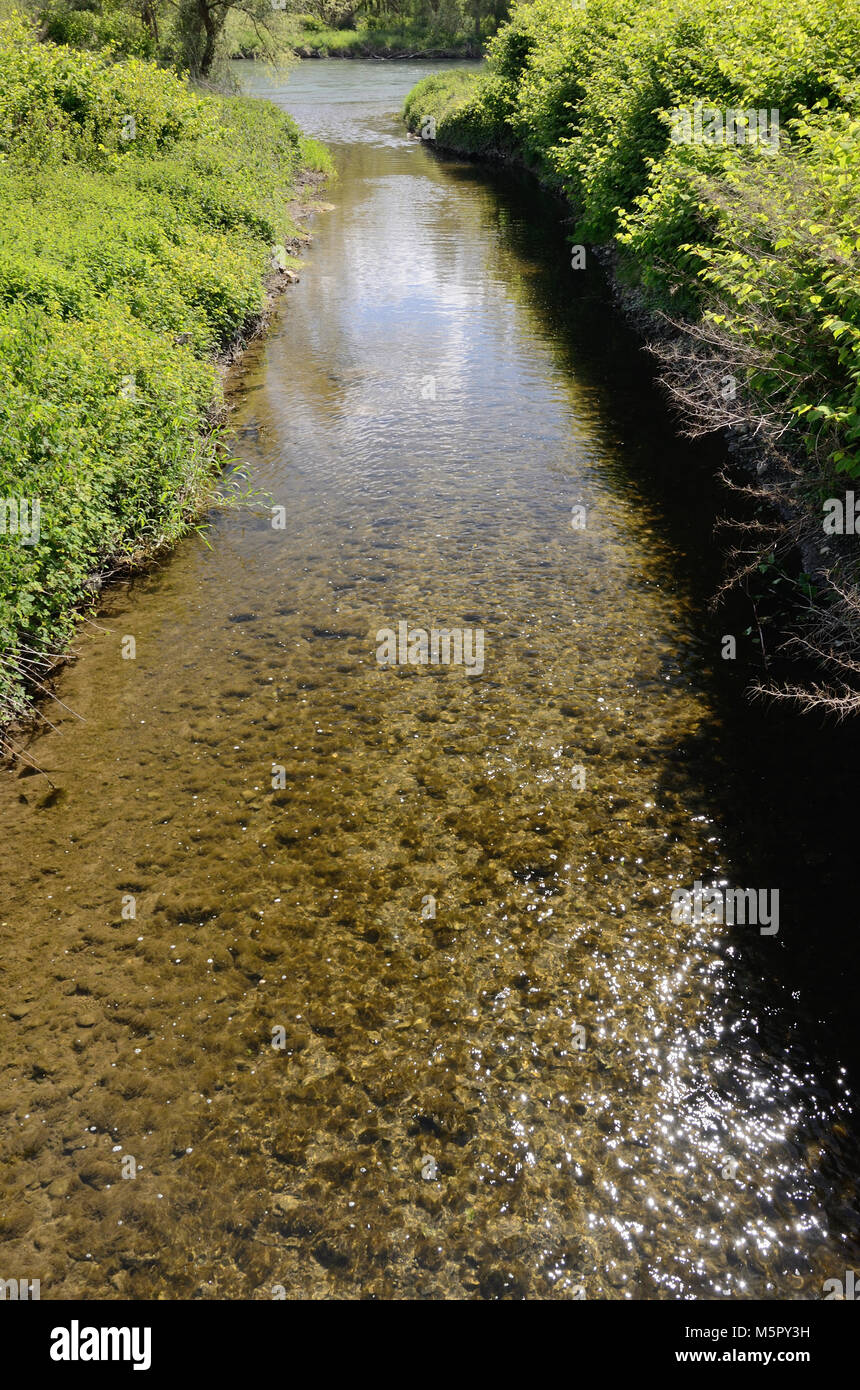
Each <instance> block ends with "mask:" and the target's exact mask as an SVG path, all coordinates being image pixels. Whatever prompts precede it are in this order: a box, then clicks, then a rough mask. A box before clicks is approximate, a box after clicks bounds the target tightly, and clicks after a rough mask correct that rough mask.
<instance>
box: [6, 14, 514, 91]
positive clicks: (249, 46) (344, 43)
mask: <svg viewBox="0 0 860 1390" xmlns="http://www.w3.org/2000/svg"><path fill="white" fill-rule="evenodd" d="M8 3H11V0H0V13H2V9H3V5H4V4H8ZM18 3H19V5H26V6H27V7H28V8H29V9H30V10H31V12H32V13H33V14H35V15H38V17H39V19H40V20H41V22H42V24H43V25H44V33H45V35H46V36H47V37H48V38H50V39H52V40H54V42H56V43H65V44H72V45H75V46H77V47H82V48H89V49H92V50H93V51H97V50H102V49H105V48H107V49H109V50H110V51H111V52H112V53H114V54H115V55H116V56H122V57H138V58H150V59H153V60H155V61H158V62H159V63H160V64H161V65H162V66H169V67H173V68H175V69H176V70H178V71H185V70H188V71H190V72H191V73H192V74H193V75H194V76H195V77H198V78H204V79H206V80H212V79H217V80H218V81H219V82H220V83H223V82H224V81H225V80H226V78H227V73H226V69H225V62H224V60H225V59H228V58H238V57H259V58H267V59H273V60H276V61H283V60H284V59H286V58H288V57H289V55H290V54H291V53H298V54H301V55H308V56H315V57H327V56H331V57H361V56H368V55H371V56H375V57H402V56H408V55H413V54H437V55H439V56H449V57H452V56H463V57H466V56H472V57H475V56H478V55H480V53H481V51H482V45H483V43H484V40H485V39H486V38H488V37H489V36H490V35H491V34H493V33H495V31H496V29H497V28H498V27H499V24H500V23H501V22H502V21H503V20H504V19H506V18H507V15H508V0H18Z"/></svg>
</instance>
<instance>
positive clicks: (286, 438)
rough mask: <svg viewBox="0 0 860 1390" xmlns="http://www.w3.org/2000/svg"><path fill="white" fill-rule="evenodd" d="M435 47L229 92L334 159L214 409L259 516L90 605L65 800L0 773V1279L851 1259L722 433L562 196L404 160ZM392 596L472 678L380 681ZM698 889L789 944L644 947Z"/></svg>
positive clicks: (64, 1292)
mask: <svg viewBox="0 0 860 1390" xmlns="http://www.w3.org/2000/svg"><path fill="white" fill-rule="evenodd" d="M433 66H434V65H432V64H410V63H397V64H382V63H376V62H372V61H369V62H357V63H349V64H347V63H344V62H320V61H315V62H309V63H306V64H304V65H302V66H301V67H300V68H298V69H297V70H295V71H294V72H292V73H291V74H290V75H289V78H288V79H279V78H273V77H272V76H271V74H268V73H267V72H266V71H265V70H264V69H262V68H259V67H256V66H254V65H253V64H238V65H237V68H238V69H239V70H240V71H241V73H242V76H243V78H244V79H245V81H246V83H247V86H248V89H249V90H250V91H253V92H256V93H258V94H267V95H270V96H271V97H272V98H273V99H274V100H276V101H278V102H280V103H281V104H283V105H284V106H285V107H286V108H287V109H289V110H290V111H291V112H292V113H293V114H294V115H295V116H296V117H297V119H298V120H299V122H300V123H301V124H302V126H303V127H304V129H305V130H306V131H307V132H308V133H310V134H313V135H316V136H318V137H319V138H321V139H323V140H325V141H326V142H328V143H329V144H330V145H331V147H332V149H333V152H334V155H335V157H336V160H337V165H338V170H339V182H338V183H337V185H335V186H334V187H333V189H332V191H331V193H330V194H329V195H328V196H330V197H331V200H332V202H333V203H334V204H335V208H334V210H333V211H330V212H328V213H324V214H321V215H320V216H319V217H318V218H317V219H316V223H315V226H314V234H315V241H314V244H313V246H312V247H311V249H310V252H309V254H308V258H307V264H306V266H305V268H304V270H303V271H302V276H301V282H300V284H299V285H298V286H296V287H295V288H294V289H292V290H291V291H290V292H289V294H288V296H287V297H286V300H285V302H284V304H283V307H282V310H281V312H280V314H279V317H278V318H277V320H276V322H275V325H274V327H273V330H272V332H271V334H270V335H269V337H268V338H267V339H266V341H265V342H264V343H262V344H258V345H256V346H255V347H254V348H252V350H251V351H250V353H249V354H248V355H247V357H246V359H245V361H244V363H243V366H242V368H241V372H240V374H239V376H238V379H237V381H236V383H235V385H236V391H237V397H236V400H237V408H236V412H235V416H234V419H235V449H236V453H237V455H238V456H239V457H240V458H241V459H242V460H243V461H244V462H245V463H246V464H247V465H248V466H249V468H250V470H251V476H252V479H253V482H254V484H255V486H256V487H258V488H260V489H262V490H263V491H264V492H265V493H266V494H267V496H268V497H269V499H270V501H271V503H272V504H274V505H277V506H280V507H283V508H284V509H285V515H286V526H285V527H284V528H283V529H274V528H273V527H272V525H271V524H270V520H269V518H268V516H267V515H266V514H265V512H264V510H263V509H262V507H261V508H260V511H259V514H256V515H255V514H250V513H243V514H236V513H226V514H218V515H216V516H215V517H214V519H213V529H212V531H211V533H210V536H209V541H210V548H207V546H206V545H205V544H204V543H203V542H202V541H201V540H199V539H197V538H192V539H191V540H189V541H187V542H185V543H184V544H182V545H181V546H180V547H179V548H178V549H177V551H176V552H175V554H174V555H173V556H172V558H171V559H170V560H169V561H168V562H167V563H165V564H164V565H163V566H161V567H160V568H159V569H157V570H156V571H154V572H153V573H152V574H150V575H148V576H147V577H145V578H144V579H141V580H139V581H138V582H136V583H135V584H134V585H133V586H131V587H128V588H124V589H122V590H115V591H114V592H113V593H112V594H111V595H110V597H109V599H108V603H107V608H106V611H105V613H104V614H103V616H102V617H101V618H100V625H99V626H90V627H88V628H87V629H86V631H85V633H84V635H83V636H82V638H81V641H80V643H79V647H80V653H81V654H80V658H79V660H78V662H77V663H76V664H75V665H74V666H73V667H72V668H70V670H69V671H68V672H67V674H66V675H65V677H64V679H63V681H62V683H61V686H60V689H59V694H60V695H61V696H62V698H63V700H64V701H65V702H66V703H67V704H68V705H69V706H70V707H71V708H72V709H73V710H74V711H75V712H76V713H77V714H78V715H79V716H81V719H82V720H83V721H85V722H81V721H80V720H79V719H75V718H73V717H72V716H71V715H69V714H66V713H65V712H64V711H63V710H62V709H59V708H58V707H56V706H54V712H53V713H51V712H50V711H49V714H50V718H51V719H52V721H53V722H55V723H56V724H57V725H58V730H57V732H53V731H50V730H49V731H47V732H46V733H45V734H44V735H43V736H42V737H40V738H39V739H37V740H35V741H34V742H33V743H32V745H31V746H30V749H29V752H30V756H31V757H32V758H34V759H35V760H36V761H37V762H38V764H39V765H40V766H41V767H43V768H45V769H46V771H47V772H48V773H49V774H50V777H51V780H52V782H53V783H54V786H55V789H54V790H51V789H50V788H48V787H47V786H46V783H45V781H44V779H43V778H42V777H39V776H14V775H7V776H6V778H5V781H4V783H3V786H2V789H0V826H2V834H3V841H4V864H5V870H6V873H5V892H4V901H3V908H2V921H0V926H2V938H0V982H2V1010H0V1041H2V1053H0V1056H2V1067H3V1080H4V1083H5V1084H4V1087H3V1092H2V1094H3V1100H2V1102H0V1105H2V1109H3V1111H4V1141H3V1159H2V1168H0V1176H2V1207H0V1211H2V1223H3V1226H2V1229H3V1233H4V1236H5V1248H4V1249H3V1255H2V1258H3V1268H2V1269H0V1274H6V1275H8V1276H10V1277H13V1276H15V1275H16V1274H17V1275H18V1276H20V1277H24V1276H28V1277H31V1278H40V1279H41V1281H42V1296H43V1297H44V1298H52V1297H53V1298H58V1297H74V1296H81V1295H82V1296H101V1295H108V1296H124V1297H134V1298H154V1297H166V1298H186V1297H188V1298H194V1297H207V1298H210V1297H223V1298H269V1297H271V1296H272V1290H273V1287H275V1286H276V1285H280V1286H283V1288H284V1289H285V1290H286V1292H287V1295H288V1296H294V1295H304V1296H311V1297H325V1296H348V1297H351V1296H363V1297H376V1298H379V1297H473V1296H479V1297H484V1298H498V1297H519V1296H530V1297H568V1298H570V1297H575V1296H577V1295H578V1293H579V1292H580V1291H584V1293H585V1296H586V1297H587V1298H628V1297H639V1298H653V1297H669V1298H677V1297H703V1298H717V1297H738V1298H749V1297H770V1298H796V1297H799V1298H817V1297H820V1296H821V1292H822V1285H823V1282H824V1280H825V1279H827V1278H830V1277H834V1276H835V1277H841V1276H842V1273H843V1271H844V1269H845V1268H846V1267H848V1266H850V1264H851V1261H852V1259H853V1260H854V1261H855V1263H856V1260H857V1257H858V1245H857V1215H856V1208H855V1200H854V1196H853V1174H854V1172H856V1143H855V1120H854V1112H853V1108H852V1104H851V1101H850V1096H849V1084H848V1083H849V1079H850V1078H849V1072H848V1068H847V1063H846V1061H845V1052H846V1049H845V1045H844V1032H845V1031H847V1030H843V1032H841V1033H840V1031H839V1029H838V1027H837V1029H836V1036H835V1037H834V1036H833V1035H832V1033H831V1032H828V1031H827V1029H826V1028H825V1026H824V1023H823V1021H822V1017H821V1015H822V1009H821V1007H820V1006H819V998H820V996H819V994H816V993H815V991H812V993H811V995H810V997H807V993H808V992H807V993H804V988H805V985H806V982H807V978H808V977H807V973H806V970H807V966H809V969H810V971H812V973H813V974H814V966H813V965H812V963H811V958H812V957H813V956H814V957H816V958H820V956H821V954H822V952H821V950H819V949H818V948H817V945H816V947H815V949H813V948H812V946H811V945H810V943H811V942H812V941H813V939H814V938H815V935H816V933H817V932H818V931H820V929H821V926H822V923H821V922H820V921H819V920H818V919H817V918H816V915H815V904H820V903H821V898H820V891H821V888H822V883H824V884H825V886H826V884H827V882H828V880H827V873H828V871H827V869H826V868H824V867H822V865H823V864H825V862H826V849H827V847H828V833H829V830H828V827H827V825H826V824H824V825H823V828H821V832H820V834H819V835H818V838H816V831H815V828H814V827H813V828H812V829H808V830H804V831H802V832H800V831H797V832H793V831H792V827H793V826H794V825H795V819H794V817H793V811H794V809H795V803H794V801H793V800H792V798H793V797H796V796H797V794H798V793H797V780H796V778H795V777H794V776H793V773H792V769H791V767H790V766H789V767H787V768H786V769H785V772H784V774H780V773H777V775H778V776H779V777H780V780H779V782H778V783H775V782H774V780H773V778H774V769H775V768H776V769H779V768H780V766H781V762H780V760H781V759H784V756H785V754H786V750H787V745H786V743H785V739H786V737H787V736H791V737H794V736H795V734H794V731H795V726H794V725H792V724H787V723H786V722H785V721H783V722H780V721H779V719H778V718H777V717H776V716H769V715H767V713H766V712H763V711H761V710H759V711H752V712H746V711H745V709H744V706H743V702H742V696H741V692H742V680H741V679H736V678H734V676H730V675H729V673H727V672H726V670H725V669H724V663H722V662H721V660H720V637H721V632H722V630H723V628H721V626H720V624H719V623H715V621H714V620H712V619H711V618H710V617H709V616H708V614H707V611H706V607H705V597H706V595H707V593H708V592H709V590H710V587H711V584H712V582H713V580H714V577H715V573H716V560H715V550H714V547H713V543H712V541H711V538H710V524H711V519H712V507H713V498H712V495H711V489H710V484H709V483H708V481H707V480H708V478H709V476H710V469H711V467H712V465H713V457H712V456H711V455H710V454H706V453H705V452H704V451H703V450H702V449H693V448H691V446H690V445H688V444H685V443H683V442H682V441H679V440H678V439H677V438H676V436H675V435H674V433H673V431H672V426H671V421H670V419H669V417H668V416H667V414H666V412H665V409H664V407H663V404H662V402H661V400H660V397H659V395H658V393H657V392H656V390H655V388H654V386H653V383H652V382H651V380H650V377H649V371H648V366H647V362H646V360H645V359H644V357H643V356H642V354H641V353H640V352H639V351H638V349H637V347H636V345H635V343H634V342H633V341H632V340H631V338H630V336H629V334H628V332H627V330H626V329H625V328H624V326H623V325H622V324H621V323H620V322H619V320H618V319H617V317H616V316H615V314H614V312H613V310H612V308H611V305H610V303H609V301H608V297H607V294H606V292H605V289H604V287H603V282H602V279H601V276H600V274H599V272H598V270H597V268H596V267H591V268H589V269H588V270H587V271H585V272H574V271H573V270H571V269H570V256H569V250H568V247H567V243H566V240H565V229H564V227H563V225H562V222H561V212H560V209H559V208H558V207H557V206H556V205H555V204H553V203H552V202H551V200H549V199H547V198H544V197H543V195H540V194H539V193H538V192H537V191H536V189H535V188H534V186H533V185H530V184H528V183H525V182H523V180H521V179H519V178H517V177H514V176H511V175H506V174H504V173H503V172H499V171H496V172H492V171H486V170H482V169H480V168H478V167H476V166H472V165H469V164H466V163H462V162H456V161H448V162H443V161H441V160H439V159H437V158H436V157H435V156H434V155H433V154H432V152H431V151H429V150H428V149H427V148H426V147H425V146H423V145H421V144H420V143H419V142H416V141H414V140H411V139H409V138H407V136H406V135H405V133H404V130H403V128H402V126H401V125H400V124H399V122H398V121H397V119H396V111H397V109H398V107H399V106H400V104H401V102H402V98H403V96H404V95H405V93H406V92H407V91H408V90H409V88H410V87H411V86H412V85H413V84H414V82H415V81H416V80H417V78H418V77H419V76H421V75H423V74H424V73H425V72H426V71H429V70H430V69H431V68H432V67H433ZM574 506H585V508H586V513H587V523H586V526H585V529H584V530H576V529H574V528H573V526H572V525H571V518H572V508H573V507H574ZM401 621H405V622H407V623H409V624H410V625H411V626H415V627H424V628H428V629H429V628H431V627H434V626H435V627H447V628H458V627H459V628H463V627H468V628H481V629H482V630H483V631H484V633H485V642H486V650H485V665H484V670H483V673H482V674H481V675H480V676H468V675H467V674H466V673H465V672H464V671H463V669H462V668H458V667H455V666H451V667H444V666H441V667H437V668H431V667H421V666H419V667H409V666H407V667H402V668H401V667H395V668H391V669H386V668H383V667H381V666H380V665H379V664H378V663H377V660H376V645H377V643H376V634H377V632H378V630H379V629H382V628H384V627H387V626H395V627H396V625H397V624H398V623H399V622H401ZM128 635H133V636H134V637H135V641H136V652H137V655H136V658H135V659H134V660H123V659H122V656H121V650H122V648H121V643H122V638H123V637H125V636H128ZM740 642H741V650H742V654H743V653H744V652H745V651H746V650H747V648H748V646H749V641H748V639H746V638H743V637H742V636H741V637H740ZM805 727H806V728H807V729H808V728H809V726H805ZM787 730H788V731H789V734H787V732H786V731H787ZM797 737H799V738H800V737H804V738H808V739H811V740H812V744H813V746H814V748H817V749H818V751H819V753H821V755H822V756H827V753H828V750H830V749H831V744H830V743H828V742H827V741H826V739H824V736H823V735H822V739H824V741H823V742H822V743H820V744H817V743H815V740H816V739H817V738H818V734H817V733H812V734H808V733H807V734H804V735H797ZM805 756H806V758H807V763H808V756H809V754H808V750H807V752H806V754H805ZM804 765H807V764H804ZM855 766H856V764H855ZM273 768H274V773H275V783H276V785H275V786H273ZM579 768H581V769H584V773H585V786H584V788H583V787H582V785H581V781H582V779H581V776H580V774H579V773H578V772H577V769H579ZM280 769H282V772H281V773H280V775H279V770H280ZM828 775H829V773H828V769H827V768H826V767H819V768H818V769H816V768H814V767H813V768H812V769H811V772H810V776H811V777H812V778H813V779H814V780H815V781H816V785H817V786H819V788H820V790H819V791H818V792H817V793H815V794H818V795H819V796H820V798H821V801H822V804H824V803H826V802H827V801H828V797H829V795H830V793H829V790H827V789H828V788H830V787H831V786H832V783H831V782H828V781H827V777H828ZM822 779H824V780H823V781H822ZM281 782H282V783H283V785H279V783H281ZM793 834H794V838H792V835H793ZM801 850H802V851H804V852H808V854H809V858H810V861H811V862H803V854H802V853H799V852H798V851H801ZM696 879H700V880H703V881H704V882H706V883H710V882H714V881H717V882H727V883H730V884H732V885H735V886H756V887H762V888H773V887H778V888H780V889H781V891H782V897H783V907H782V926H781V931H780V935H779V936H778V937H777V938H775V939H774V938H761V937H759V936H757V934H756V933H755V931H754V930H753V929H751V928H743V927H738V928H734V929H731V928H724V927H717V926H698V927H684V926H678V925H673V924H672V922H671V921H670V915H669V897H670V894H671V891H672V889H673V888H675V887H678V886H682V887H688V886H692V884H693V882H694V881H695V880H696ZM842 886H844V885H842V881H841V880H840V881H839V882H838V883H836V885H835V886H834V884H833V882H831V885H830V889H829V891H830V898H829V899H827V902H828V904H829V906H828V910H827V914H826V918H825V920H826V922H827V930H828V932H829V933H830V937H829V941H828V943H827V944H828V945H829V946H831V947H833V946H835V945H836V937H835V935H834V933H836V932H837V930H842V929H844V922H842V921H841V919H837V916H836V912H835V909H834V904H835V903H836V901H837V899H838V892H839V891H841V890H842ZM817 895H818V896H817ZM431 899H432V900H434V901H435V916H433V915H432V911H433V904H432V902H431ZM132 910H133V911H134V914H135V915H134V916H133V917H132V916H131V915H130V913H131V912H132ZM833 960H834V957H831V968H832V964H833ZM843 968H844V965H842V966H840V967H839V968H838V969H837V970H836V971H835V973H836V974H839V973H841V972H842V970H843ZM809 978H812V976H811V975H810V976H809ZM801 986H803V988H802V987H801ZM835 992H836V995H837V996H838V995H839V990H838V987H837V988H836V991H835ZM839 997H841V996H839ZM837 1012H838V1010H837ZM840 1016H841V1015H840ZM273 1030H282V1031H280V1032H275V1033H274V1034H273ZM273 1036H274V1037H275V1038H276V1040H278V1041H279V1042H281V1043H282V1044H283V1046H281V1047H278V1048H275V1047H273V1046H272V1039H273ZM129 1159H133V1160H134V1162H133V1163H132V1164H130V1163H129V1162H128V1160H129ZM132 1169H133V1170H134V1171H135V1174H136V1175H135V1176H134V1177H124V1176H123V1172H124V1171H126V1172H128V1171H130V1170H132Z"/></svg>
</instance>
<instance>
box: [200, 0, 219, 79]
mask: <svg viewBox="0 0 860 1390" xmlns="http://www.w3.org/2000/svg"><path fill="white" fill-rule="evenodd" d="M197 13H198V15H199V16H200V23H201V24H202V25H203V32H204V34H205V35H206V38H205V41H204V44H203V52H202V54H201V55H200V76H201V77H208V76H209V73H210V71H211V69H212V64H213V62H214V61H215V45H216V44H217V42H218V25H217V23H216V22H215V20H214V18H213V16H212V11H211V10H210V8H209V6H208V5H207V4H206V0H197Z"/></svg>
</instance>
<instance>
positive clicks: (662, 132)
mask: <svg viewBox="0 0 860 1390" xmlns="http://www.w3.org/2000/svg"><path fill="white" fill-rule="evenodd" d="M858 79H860V5H858V3H857V0H759V3H757V4H756V5H754V6H727V5H725V4H724V3H723V0H719V3H718V0H642V3H640V4H638V5H637V6H635V7H633V6H631V5H630V4H629V3H628V0H624V2H623V3H622V0H582V3H578V4H576V3H575V4H571V3H570V0H534V3H530V4H529V3H520V4H518V5H517V6H515V8H514V10H513V12H512V15H511V20H510V23H509V24H507V25H506V26H504V27H503V28H502V29H501V30H500V31H499V33H498V34H497V35H496V37H495V38H494V39H493V40H492V42H491V43H490V46H489V54H488V71H487V73H486V75H479V76H477V77H473V78H471V79H470V80H469V81H468V82H466V81H464V79H463V76H462V74H457V73H448V74H445V73H443V74H435V75H434V76H433V77H431V78H427V79H425V80H424V82H422V83H419V84H418V86H417V87H416V88H415V89H414V90H413V91H412V92H411V93H410V95H409V98H408V99H407V102H406V107H405V113H404V114H405V117H406V120H407V122H408V124H409V126H410V128H411V129H413V130H415V131H418V130H419V129H420V124H421V122H422V121H424V120H425V119H426V118H427V117H433V118H434V120H435V122H436V140H437V143H438V144H439V145H440V146H441V147H444V148H449V149H454V150H458V151H463V152H468V153H483V152H486V151H487V150H490V149H492V150H494V151H497V152H501V153H508V154H513V155H514V156H515V157H517V158H519V159H522V160H524V161H525V162H526V163H527V164H529V165H530V166H531V167H532V168H534V169H535V171H536V172H537V173H538V174H539V175H540V176H541V177H542V178H543V179H544V180H545V181H546V182H548V183H549V184H550V185H551V186H553V187H555V188H557V189H558V190H559V191H560V192H562V193H564V194H565V195H566V196H567V198H568V199H569V200H570V202H571V204H572V205H573V207H574V209H575V211H576V213H577V217H578V225H577V228H576V230H575V234H574V239H575V240H591V241H607V240H610V239H615V241H616V244H617V246H618V248H619V250H620V251H621V254H622V260H621V273H622V274H623V275H624V276H626V278H627V280H628V281H632V282H636V283H638V285H639V287H640V289H641V291H642V292H643V294H644V295H645V297H646V301H647V302H649V303H650V304H652V305H653V306H654V307H656V308H659V309H662V310H669V311H670V312H671V313H672V314H673V315H674V316H676V317H680V318H683V319H686V321H687V322H688V323H693V324H695V323H697V322H698V323H701V324H703V325H706V326H707V336H708V341H709V343H710V344H711V345H712V346H713V345H714V344H715V342H717V340H718V343H719V350H720V351H721V352H722V354H723V356H724V358H726V359H727V360H729V361H732V362H734V361H736V362H737V372H738V376H739V377H740V379H741V382H742V384H743V386H745V388H746V390H747V392H748V393H749V394H750V395H751V396H752V397H753V398H755V399H757V400H759V401H760V402H761V404H762V409H763V410H766V411H767V412H768V413H769V414H771V415H775V416H777V417H780V418H781V419H783V420H784V421H785V422H786V423H787V425H788V426H791V427H793V428H794V431H795V433H796V435H797V438H798V440H799V442H800V445H801V447H805V449H806V451H807V453H808V455H809V458H810V460H814V465H815V467H814V470H811V472H810V478H811V486H812V487H813V488H814V489H817V491H818V492H819V493H820V492H821V491H822V490H825V491H826V489H827V487H828V486H830V485H831V484H830V482H829V481H828V480H829V478H831V477H832V474H833V472H834V471H835V470H840V471H842V472H845V473H849V474H850V475H851V476H852V477H858V476H860V447H858V439H860V415H858V405H860V401H858V366H860V362H858V334H860V312H858V309H860V304H858V295H860V266H858V255H857V252H858V248H859V247H860V241H858V231H860V140H858V120H857V117H858V115H860V97H858V91H860V89H859V88H858ZM697 102H698V103H700V104H701V105H703V106H705V107H710V108H714V109H716V110H720V111H725V110H728V109H730V108H731V109H737V110H749V109H755V110H761V109H763V110H765V111H766V112H767V113H768V117H770V113H771V112H776V113H778V125H779V142H778V146H776V145H775V150H776V152H774V151H773V150H770V149H768V148H765V147H763V146H762V144H760V143H759V144H754V143H726V144H722V145H719V144H717V145H708V144H699V143H689V144H685V143H676V142H675V141H674V140H673V139H672V119H673V116H672V113H673V112H676V111H678V110H682V109H683V110H690V109H692V108H693V107H694V104H695V103H697Z"/></svg>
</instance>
